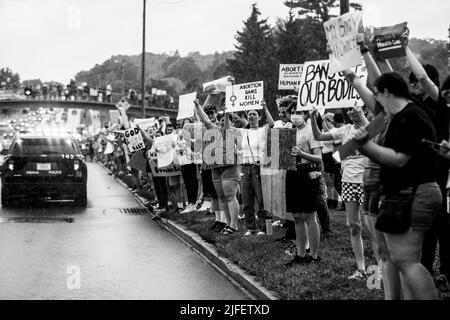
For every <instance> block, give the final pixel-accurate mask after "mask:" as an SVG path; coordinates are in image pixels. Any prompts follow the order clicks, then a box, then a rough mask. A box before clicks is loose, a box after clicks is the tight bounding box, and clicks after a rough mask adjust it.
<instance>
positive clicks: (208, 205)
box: [198, 201, 211, 211]
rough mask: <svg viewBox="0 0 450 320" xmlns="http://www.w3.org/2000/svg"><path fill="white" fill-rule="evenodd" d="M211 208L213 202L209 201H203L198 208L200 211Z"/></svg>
mask: <svg viewBox="0 0 450 320" xmlns="http://www.w3.org/2000/svg"><path fill="white" fill-rule="evenodd" d="M210 208H211V202H209V201H203V203H202V205H201V206H200V208H198V211H208V210H209V209H210Z"/></svg>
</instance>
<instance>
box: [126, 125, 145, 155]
mask: <svg viewBox="0 0 450 320" xmlns="http://www.w3.org/2000/svg"><path fill="white" fill-rule="evenodd" d="M124 136H125V141H126V143H127V146H128V150H129V151H130V152H135V151H137V150H141V149H144V148H145V144H144V140H143V139H142V134H141V131H139V128H137V127H133V128H130V129H127V130H125V131H124Z"/></svg>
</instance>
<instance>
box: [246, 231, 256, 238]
mask: <svg viewBox="0 0 450 320" xmlns="http://www.w3.org/2000/svg"><path fill="white" fill-rule="evenodd" d="M253 234H254V232H253V231H251V230H247V231H246V232H245V233H244V237H249V236H251V235H253Z"/></svg>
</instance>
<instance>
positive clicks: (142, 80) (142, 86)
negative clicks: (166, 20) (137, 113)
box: [141, 0, 146, 119]
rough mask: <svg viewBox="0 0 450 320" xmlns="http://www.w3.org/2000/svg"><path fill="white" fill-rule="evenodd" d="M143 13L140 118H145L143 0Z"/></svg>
mask: <svg viewBox="0 0 450 320" xmlns="http://www.w3.org/2000/svg"><path fill="white" fill-rule="evenodd" d="M143 4H144V14H143V21H142V66H141V69H142V70H141V101H142V118H143V119H145V4H146V0H143Z"/></svg>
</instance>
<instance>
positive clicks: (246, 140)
mask: <svg viewBox="0 0 450 320" xmlns="http://www.w3.org/2000/svg"><path fill="white" fill-rule="evenodd" d="M240 131H241V135H242V155H243V158H242V163H251V164H260V163H263V160H264V158H263V150H264V149H265V146H266V137H267V132H266V131H267V130H266V128H258V129H240Z"/></svg>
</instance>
